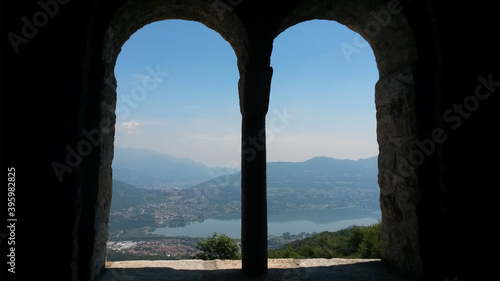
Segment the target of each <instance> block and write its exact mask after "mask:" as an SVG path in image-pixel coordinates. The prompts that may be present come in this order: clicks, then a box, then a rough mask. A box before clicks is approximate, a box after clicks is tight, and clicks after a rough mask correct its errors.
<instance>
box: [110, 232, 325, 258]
mask: <svg viewBox="0 0 500 281" xmlns="http://www.w3.org/2000/svg"><path fill="white" fill-rule="evenodd" d="M316 234H317V233H316V232H313V233H306V232H302V233H300V234H290V233H289V232H285V233H283V235H281V236H275V235H270V236H269V237H268V248H269V249H277V248H279V247H281V246H282V245H284V244H286V243H289V242H292V241H296V240H300V239H304V238H306V237H311V236H313V235H316ZM118 239H119V238H115V240H110V241H108V243H107V248H108V261H120V260H177V259H193V258H194V257H195V255H196V253H197V249H196V244H197V243H198V241H201V240H202V239H204V238H197V237H187V236H182V237H169V236H161V235H146V236H142V237H139V236H138V237H122V238H121V239H119V240H118ZM235 240H236V241H237V243H238V244H240V241H239V239H235Z"/></svg>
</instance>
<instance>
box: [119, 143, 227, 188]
mask: <svg viewBox="0 0 500 281" xmlns="http://www.w3.org/2000/svg"><path fill="white" fill-rule="evenodd" d="M112 167H113V178H114V179H115V180H120V181H123V182H125V183H128V184H132V185H135V186H137V187H141V188H148V189H154V188H156V189H165V188H186V187H191V186H194V185H196V184H199V183H202V182H205V181H207V180H210V179H211V178H213V177H214V176H215V175H217V172H218V171H219V170H220V168H211V167H208V166H206V165H204V164H202V163H199V162H196V161H193V160H191V159H188V158H176V157H174V156H171V155H168V154H163V153H158V152H155V151H151V150H146V149H138V148H121V147H115V151H114V158H113V166H112Z"/></svg>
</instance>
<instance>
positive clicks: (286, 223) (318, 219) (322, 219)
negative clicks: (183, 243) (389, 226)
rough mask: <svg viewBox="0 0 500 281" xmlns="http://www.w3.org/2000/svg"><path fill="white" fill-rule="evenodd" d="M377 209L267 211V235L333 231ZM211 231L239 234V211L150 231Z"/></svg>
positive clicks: (367, 220) (369, 220) (370, 217)
mask: <svg viewBox="0 0 500 281" xmlns="http://www.w3.org/2000/svg"><path fill="white" fill-rule="evenodd" d="M381 216H382V215H381V211H380V209H379V210H367V209H360V208H339V209H333V210H313V211H296V212H282V213H276V214H268V235H274V236H281V235H282V234H283V233H284V232H290V234H300V233H301V232H308V233H312V232H317V233H320V232H323V231H337V230H340V229H343V228H346V227H348V226H351V225H366V226H367V225H371V224H373V223H376V222H377V221H378V220H380V219H381ZM214 232H217V233H219V234H226V235H227V236H230V237H233V238H240V236H241V218H240V216H239V215H234V216H228V217H224V218H219V219H207V220H204V221H203V222H193V223H191V224H189V225H187V226H185V227H165V228H157V229H156V230H155V231H154V232H153V234H161V235H167V236H191V237H208V236H211V235H212V234H213V233H214Z"/></svg>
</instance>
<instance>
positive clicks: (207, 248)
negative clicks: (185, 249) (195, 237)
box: [196, 232, 240, 260]
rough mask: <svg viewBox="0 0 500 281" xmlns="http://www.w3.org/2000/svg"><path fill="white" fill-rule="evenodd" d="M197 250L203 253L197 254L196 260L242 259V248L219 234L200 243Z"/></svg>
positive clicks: (215, 233)
mask: <svg viewBox="0 0 500 281" xmlns="http://www.w3.org/2000/svg"><path fill="white" fill-rule="evenodd" d="M196 248H197V249H198V250H200V251H201V252H200V253H198V254H196V258H198V259H203V260H215V259H221V260H222V259H230V260H235V259H239V258H240V254H239V251H240V247H239V246H238V244H237V243H236V241H234V240H233V239H232V238H230V237H228V236H226V235H224V234H221V235H218V234H217V232H214V234H213V235H212V236H211V237H208V238H207V239H205V240H202V241H200V242H198V244H197V245H196Z"/></svg>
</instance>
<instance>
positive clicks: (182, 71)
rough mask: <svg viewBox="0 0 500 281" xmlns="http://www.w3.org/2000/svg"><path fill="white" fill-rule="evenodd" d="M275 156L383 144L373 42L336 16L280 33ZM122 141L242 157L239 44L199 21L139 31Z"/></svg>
mask: <svg viewBox="0 0 500 281" xmlns="http://www.w3.org/2000/svg"><path fill="white" fill-rule="evenodd" d="M271 66H272V67H273V69H274V75H273V79H272V85H271V101H270V105H269V113H268V115H267V125H268V132H267V133H268V140H267V145H268V146H267V151H268V152H267V155H268V161H270V162H272V161H305V160H307V159H310V158H312V157H315V156H329V157H334V158H341V159H359V158H368V157H372V156H375V155H377V154H378V146H377V142H376V119H375V103H374V100H375V98H374V92H375V90H374V88H375V83H376V81H377V79H378V71H377V69H376V63H375V58H374V55H373V51H372V50H371V48H370V47H369V46H368V43H366V42H365V41H364V40H363V39H362V38H361V37H360V36H359V35H357V34H356V33H354V32H352V31H351V30H349V29H348V28H347V27H345V26H343V25H340V24H338V23H337V22H333V21H309V22H305V23H301V24H299V25H296V26H293V27H291V28H289V29H288V30H286V31H285V32H283V33H282V34H280V35H279V36H278V38H276V40H275V41H274V48H273V55H272V59H271ZM115 75H116V79H117V81H118V89H117V93H118V103H117V111H116V114H117V123H116V140H115V144H116V145H118V146H120V147H136V148H146V149H150V150H154V151H158V152H162V153H167V154H171V155H173V156H176V157H188V158H191V159H193V160H195V161H199V162H202V163H204V164H206V165H209V166H235V165H237V166H239V162H240V153H241V152H240V139H241V137H240V130H241V115H240V112H239V102H238V78H239V75H238V69H237V66H236V56H235V54H234V51H233V49H232V48H231V46H230V45H229V43H227V42H226V41H225V40H224V39H223V38H222V37H221V36H220V35H219V34H218V33H216V32H215V31H213V30H211V29H209V28H207V27H205V26H204V25H202V24H200V23H197V22H190V21H180V20H167V21H161V22H156V23H152V24H150V25H147V26H145V27H144V28H142V29H140V30H139V31H137V32H136V33H135V34H133V35H132V36H131V38H130V39H129V40H128V41H127V42H126V43H125V44H124V46H123V47H122V51H121V53H120V55H119V56H118V61H117V63H116V67H115Z"/></svg>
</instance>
